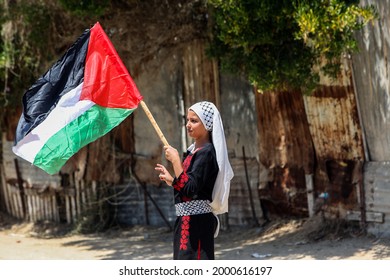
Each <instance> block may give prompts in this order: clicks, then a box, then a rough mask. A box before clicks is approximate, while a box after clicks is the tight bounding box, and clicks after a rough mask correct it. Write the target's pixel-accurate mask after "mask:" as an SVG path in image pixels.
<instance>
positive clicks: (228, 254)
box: [0, 214, 390, 260]
mask: <svg viewBox="0 0 390 280" xmlns="http://www.w3.org/2000/svg"><path fill="white" fill-rule="evenodd" d="M171 236H172V233H171V232H170V231H169V229H168V228H166V227H165V228H157V227H151V226H134V227H128V228H121V229H119V228H117V229H111V230H109V231H106V232H104V233H96V234H75V233H74V232H72V231H70V230H69V228H66V227H64V226H58V225H52V224H50V223H41V224H32V223H25V222H18V221H15V220H14V219H12V218H10V217H8V216H6V215H4V214H2V215H0V260H170V259H171V258H172V253H171V252H172V238H171ZM215 243H216V245H215V247H216V259H219V260H249V259H252V260H253V259H267V260H299V259H305V260H347V259H359V260H379V259H388V260H389V259H390V240H389V239H379V238H375V237H373V236H368V235H364V234H361V231H360V229H359V228H358V226H356V225H355V226H354V225H351V224H349V225H345V224H342V223H335V222H330V221H326V220H325V221H324V220H323V219H322V218H320V217H316V218H312V219H304V220H276V221H271V222H269V223H268V224H266V225H263V226H262V227H251V228H249V227H245V228H241V227H240V228H239V227H234V228H230V229H229V230H224V231H221V232H220V235H219V236H218V237H217V238H216V239H215Z"/></svg>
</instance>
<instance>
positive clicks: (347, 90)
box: [304, 86, 364, 160]
mask: <svg viewBox="0 0 390 280" xmlns="http://www.w3.org/2000/svg"><path fill="white" fill-rule="evenodd" d="M304 100H305V108H306V113H307V119H308V122H309V126H310V133H311V135H312V138H313V143H314V147H315V151H316V155H317V157H318V158H322V159H333V160H363V159H364V149H363V138H362V131H361V128H360V122H359V115H358V110H357V105H356V101H355V94H354V91H353V87H351V86H322V88H321V89H320V90H318V91H317V92H315V93H314V94H313V95H312V96H305V97H304Z"/></svg>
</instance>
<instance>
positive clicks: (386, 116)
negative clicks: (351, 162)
mask: <svg viewBox="0 0 390 280" xmlns="http://www.w3.org/2000/svg"><path fill="white" fill-rule="evenodd" d="M360 3H361V4H362V5H371V4H373V5H375V6H376V7H377V9H378V12H379V19H378V20H377V21H376V22H375V24H374V25H369V26H367V27H365V28H364V29H363V31H362V32H359V33H358V34H357V36H356V38H357V39H358V42H359V48H360V53H359V54H356V55H354V56H353V70H354V71H353V72H354V73H353V76H354V81H355V85H356V93H357V100H358V104H359V109H360V117H361V121H362V127H363V131H364V137H365V146H366V150H365V151H366V154H367V162H366V163H365V167H364V174H363V176H364V189H365V198H366V199H365V206H366V209H367V211H368V213H369V212H370V213H373V214H377V216H378V215H379V216H380V215H384V220H383V221H384V222H383V223H381V222H380V221H381V219H379V222H368V224H367V225H368V231H369V232H372V233H374V234H376V235H385V236H390V230H389V229H390V218H389V217H390V184H389V182H390V165H389V162H390V148H389V147H390V76H389V75H390V61H389V59H390V57H389V55H390V54H389V50H390V1H389V0H361V1H360Z"/></svg>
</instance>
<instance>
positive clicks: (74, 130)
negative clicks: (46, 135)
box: [33, 105, 136, 174]
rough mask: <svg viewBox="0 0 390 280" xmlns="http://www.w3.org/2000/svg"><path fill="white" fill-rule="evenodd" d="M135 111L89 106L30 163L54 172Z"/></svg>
mask: <svg viewBox="0 0 390 280" xmlns="http://www.w3.org/2000/svg"><path fill="white" fill-rule="evenodd" d="M135 109H136V108H134V109H117V108H115V109H112V108H106V107H101V106H98V105H94V106H92V107H91V108H90V109H89V110H87V111H86V112H85V113H84V114H82V115H80V116H79V117H77V118H76V119H75V120H73V121H72V122H70V123H69V124H68V125H67V126H65V127H64V128H63V129H61V130H60V131H58V132H57V133H56V134H54V135H53V136H52V137H51V138H50V139H49V140H48V141H47V142H46V143H45V144H44V145H43V147H42V149H41V150H40V151H39V152H38V154H37V155H36V156H35V159H34V162H33V164H34V165H36V166H38V167H40V168H42V169H43V170H45V171H46V172H47V173H49V174H55V173H57V172H58V171H60V169H61V167H62V166H63V165H64V164H65V162H66V161H67V160H68V159H69V158H70V157H72V155H73V154H75V153H76V152H78V151H79V150H80V149H81V148H82V147H84V146H85V145H87V144H89V143H91V142H93V141H95V140H96V139H98V138H99V137H101V136H103V135H105V134H107V133H108V132H109V131H110V130H112V129H113V128H114V127H116V126H117V125H119V124H120V123H121V122H122V121H123V120H124V119H125V118H127V117H128V116H129V115H131V113H132V112H133V111H134V110H135Z"/></svg>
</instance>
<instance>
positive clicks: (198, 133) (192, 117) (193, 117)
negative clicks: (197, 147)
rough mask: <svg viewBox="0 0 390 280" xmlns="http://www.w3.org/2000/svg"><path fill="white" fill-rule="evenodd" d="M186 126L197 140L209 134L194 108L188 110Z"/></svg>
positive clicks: (191, 135) (189, 133) (190, 134)
mask: <svg viewBox="0 0 390 280" xmlns="http://www.w3.org/2000/svg"><path fill="white" fill-rule="evenodd" d="M186 128H187V132H188V135H189V136H190V137H192V138H193V139H195V140H197V139H201V138H204V137H207V135H208V131H207V130H206V128H205V127H204V125H203V123H202V121H201V120H200V119H199V117H198V115H197V114H195V112H194V111H192V110H188V113H187V124H186Z"/></svg>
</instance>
